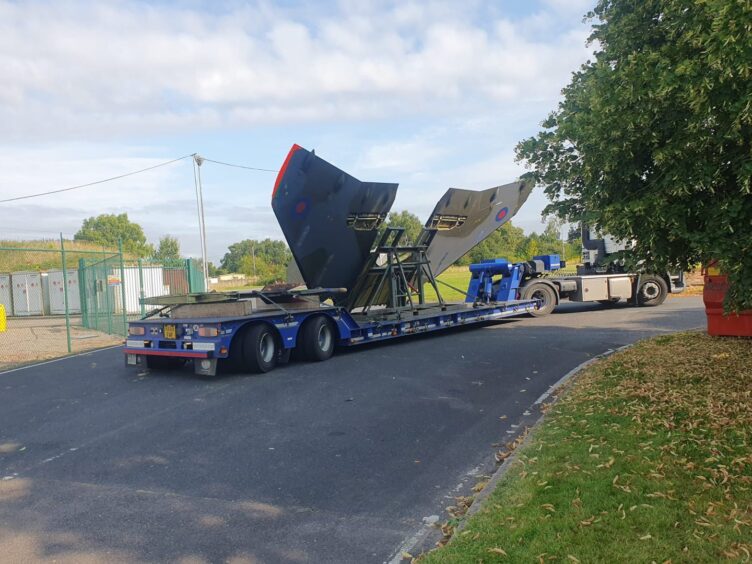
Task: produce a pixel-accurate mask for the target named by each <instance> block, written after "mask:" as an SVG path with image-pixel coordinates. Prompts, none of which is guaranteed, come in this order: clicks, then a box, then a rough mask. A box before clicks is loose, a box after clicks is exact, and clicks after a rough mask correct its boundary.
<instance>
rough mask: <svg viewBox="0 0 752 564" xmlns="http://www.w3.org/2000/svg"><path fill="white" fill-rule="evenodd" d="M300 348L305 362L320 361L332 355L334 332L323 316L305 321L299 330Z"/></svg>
mask: <svg viewBox="0 0 752 564" xmlns="http://www.w3.org/2000/svg"><path fill="white" fill-rule="evenodd" d="M299 339H300V345H299V346H300V348H301V352H302V353H303V354H302V356H303V358H304V359H305V360H310V361H314V362H316V361H322V360H327V359H329V358H330V357H331V356H332V354H334V341H335V331H334V327H333V325H332V322H331V321H329V319H328V318H327V317H326V316H324V315H317V316H316V317H312V318H311V319H309V320H307V321H306V322H305V324H304V325H303V327H302V329H301V330H300V337H299Z"/></svg>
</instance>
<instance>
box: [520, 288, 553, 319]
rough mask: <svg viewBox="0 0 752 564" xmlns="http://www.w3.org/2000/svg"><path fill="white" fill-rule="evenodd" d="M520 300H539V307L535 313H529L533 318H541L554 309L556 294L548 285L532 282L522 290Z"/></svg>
mask: <svg viewBox="0 0 752 564" xmlns="http://www.w3.org/2000/svg"><path fill="white" fill-rule="evenodd" d="M522 299H524V300H540V301H541V305H540V307H539V308H538V309H536V310H535V311H532V312H530V315H532V316H534V317H543V316H544V315H548V314H549V313H551V312H552V311H553V310H554V308H555V307H556V292H555V291H554V289H553V288H551V286H549V285H548V284H544V283H542V282H534V283H532V284H528V285H527V286H525V287H524V288H523V289H522Z"/></svg>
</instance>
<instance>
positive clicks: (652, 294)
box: [637, 275, 668, 306]
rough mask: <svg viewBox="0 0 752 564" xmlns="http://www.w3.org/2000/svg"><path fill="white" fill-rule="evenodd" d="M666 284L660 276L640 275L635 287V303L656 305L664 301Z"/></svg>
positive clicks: (666, 290)
mask: <svg viewBox="0 0 752 564" xmlns="http://www.w3.org/2000/svg"><path fill="white" fill-rule="evenodd" d="M666 296H668V284H666V281H665V280H664V279H663V278H661V277H660V276H652V275H649V276H641V277H640V287H639V288H638V289H637V305H639V306H657V305H661V304H662V303H663V302H665V301H666Z"/></svg>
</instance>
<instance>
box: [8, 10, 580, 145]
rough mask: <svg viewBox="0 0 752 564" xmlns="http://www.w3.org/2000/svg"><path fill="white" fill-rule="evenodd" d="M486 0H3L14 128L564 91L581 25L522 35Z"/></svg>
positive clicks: (28, 131) (366, 111) (98, 130)
mask: <svg viewBox="0 0 752 564" xmlns="http://www.w3.org/2000/svg"><path fill="white" fill-rule="evenodd" d="M472 15H473V9H472V6H471V7H470V8H468V9H463V10H461V9H459V8H458V7H457V6H456V5H454V3H451V2H450V3H445V2H434V3H429V4H425V3H420V2H405V3H396V4H386V5H382V4H381V3H377V2H374V3H372V4H370V5H369V4H367V3H366V4H363V5H361V3H358V4H357V7H355V5H352V6H344V7H342V8H341V9H340V11H339V13H325V11H323V10H322V11H320V12H316V13H315V15H313V16H310V15H308V14H306V13H304V12H295V11H291V10H283V9H281V8H277V7H270V6H269V5H266V4H251V5H250V6H242V7H241V6H235V7H232V8H230V9H224V10H218V11H217V12H216V13H213V12H202V11H199V10H194V9H187V8H181V7H178V6H175V5H172V4H166V5H158V6H146V5H144V4H141V3H139V4H135V3H130V2H117V3H112V4H107V3H105V4H102V3H98V4H91V3H56V2H39V3H13V2H2V3H0V71H1V72H2V74H3V81H2V83H0V101H2V107H0V135H2V136H3V138H4V139H5V140H6V142H7V141H8V140H12V139H15V140H30V139H38V138H40V137H42V136H43V137H44V138H46V139H60V138H70V137H78V138H80V137H85V136H90V135H100V136H102V135H105V136H108V137H111V136H113V135H128V134H133V133H134V132H142V133H143V132H152V133H154V132H160V133H164V132H174V131H181V130H186V129H191V128H217V127H223V126H233V127H237V126H239V125H243V124H246V125H248V124H260V123H281V122H286V123H289V122H296V121H300V120H322V121H323V120H336V119H370V118H380V117H384V116H391V115H414V114H432V113H441V114H447V113H449V112H467V111H469V110H472V109H477V108H478V107H482V106H484V105H489V104H499V103H512V102H515V101H519V99H520V98H521V97H526V96H531V97H536V98H540V97H544V98H549V99H550V98H553V97H555V96H556V95H557V93H558V89H559V88H560V87H561V84H563V82H564V81H565V79H566V78H567V76H568V72H569V71H570V70H571V69H572V68H573V67H574V66H575V65H576V64H577V63H578V62H579V61H580V60H581V59H582V58H583V53H584V52H585V51H584V46H583V42H582V38H581V37H571V36H568V35H562V36H559V37H557V38H556V39H555V40H554V41H553V42H552V41H551V40H550V38H549V36H546V35H543V36H535V35H522V34H521V33H520V31H519V29H518V25H517V22H515V21H512V20H511V19H506V18H504V17H497V18H496V19H495V20H493V21H489V22H486V25H484V26H483V27H479V26H478V25H476V23H475V22H474V21H473V19H472V17H471V16H472Z"/></svg>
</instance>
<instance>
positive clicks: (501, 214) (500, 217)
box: [496, 208, 509, 221]
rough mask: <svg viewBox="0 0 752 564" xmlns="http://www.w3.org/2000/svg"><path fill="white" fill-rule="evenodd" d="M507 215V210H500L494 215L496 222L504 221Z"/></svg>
mask: <svg viewBox="0 0 752 564" xmlns="http://www.w3.org/2000/svg"><path fill="white" fill-rule="evenodd" d="M508 213H509V208H501V209H500V210H499V213H497V214H496V221H504V219H505V218H506V217H507V214H508Z"/></svg>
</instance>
